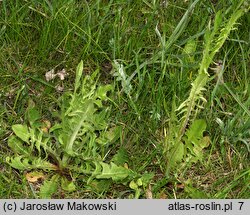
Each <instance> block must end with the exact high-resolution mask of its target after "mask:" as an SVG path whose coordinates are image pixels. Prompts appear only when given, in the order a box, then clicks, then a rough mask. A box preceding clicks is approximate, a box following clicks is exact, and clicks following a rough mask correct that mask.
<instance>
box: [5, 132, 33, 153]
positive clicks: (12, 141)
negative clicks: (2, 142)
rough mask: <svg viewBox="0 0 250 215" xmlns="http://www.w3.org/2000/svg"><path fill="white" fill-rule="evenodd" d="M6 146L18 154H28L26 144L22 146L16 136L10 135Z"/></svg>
mask: <svg viewBox="0 0 250 215" xmlns="http://www.w3.org/2000/svg"><path fill="white" fill-rule="evenodd" d="M8 146H9V147H10V148H11V149H12V151H13V152H15V153H17V154H19V155H24V156H28V155H30V150H29V148H28V147H27V146H24V144H23V142H22V141H21V140H20V139H19V138H17V137H16V136H11V137H10V138H9V139H8Z"/></svg>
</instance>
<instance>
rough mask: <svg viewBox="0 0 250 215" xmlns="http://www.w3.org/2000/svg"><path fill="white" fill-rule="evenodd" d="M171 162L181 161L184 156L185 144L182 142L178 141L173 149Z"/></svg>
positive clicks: (174, 163)
mask: <svg viewBox="0 0 250 215" xmlns="http://www.w3.org/2000/svg"><path fill="white" fill-rule="evenodd" d="M171 154H172V156H171V163H172V164H173V165H176V163H178V162H181V161H182V159H183V157H184V144H183V143H182V142H179V143H176V146H175V147H174V148H173V149H172V153H171Z"/></svg>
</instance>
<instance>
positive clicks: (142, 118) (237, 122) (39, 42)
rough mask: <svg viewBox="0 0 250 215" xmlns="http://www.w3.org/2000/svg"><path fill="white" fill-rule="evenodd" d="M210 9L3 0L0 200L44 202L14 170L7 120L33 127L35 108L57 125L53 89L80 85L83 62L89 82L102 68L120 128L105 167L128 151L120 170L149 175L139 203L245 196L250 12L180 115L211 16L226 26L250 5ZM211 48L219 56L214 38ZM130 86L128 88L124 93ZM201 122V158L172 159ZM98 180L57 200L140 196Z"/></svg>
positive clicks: (186, 4)
mask: <svg viewBox="0 0 250 215" xmlns="http://www.w3.org/2000/svg"><path fill="white" fill-rule="evenodd" d="M152 2H155V3H152ZM164 2H165V3H164ZM166 2H167V4H166ZM215 2H216V1H212V0H211V1H203V0H200V1H198V0H197V1H181V0H180V1H177V2H176V1H146V0H138V1H127V0H126V1H125V0H117V1H100V0H93V1H77V0H70V1H69V0H67V1H66V0H58V1H47V0H46V1H40V0H36V1H35V0H34V1H21V0H15V1H14V0H9V1H7V0H3V1H0V75H1V81H0V103H1V105H0V163H1V167H0V171H1V173H0V198H39V187H40V185H41V183H42V181H38V182H36V183H31V182H28V181H27V180H26V178H25V175H26V173H27V171H19V170H15V169H13V168H11V167H10V166H9V165H8V164H7V163H6V161H5V159H6V156H11V155H13V152H12V151H11V149H10V148H9V147H8V139H9V138H10V136H12V135H13V131H12V125H14V124H22V123H28V122H27V117H26V116H27V107H28V104H29V103H30V102H34V104H35V106H36V107H37V108H38V110H39V112H40V113H41V115H42V118H43V120H49V121H50V122H51V123H52V124H55V123H56V122H58V121H59V118H58V115H59V114H60V101H61V100H60V96H61V95H62V94H63V93H62V92H57V91H56V86H57V85H58V84H60V85H63V86H64V92H66V93H67V92H72V91H73V90H74V80H75V68H76V66H77V65H78V63H79V62H80V60H83V63H84V69H83V72H84V75H86V74H91V73H92V72H94V71H95V70H96V69H99V74H100V79H99V82H100V83H102V84H107V83H110V84H111V85H113V86H114V87H115V90H114V93H112V94H111V95H110V97H111V100H112V102H110V103H109V104H108V105H109V106H110V108H111V113H112V114H111V119H110V122H111V124H113V125H119V126H121V127H122V129H121V132H120V138H119V140H117V141H116V143H115V144H112V145H110V146H109V147H108V149H107V152H108V153H107V157H106V158H105V162H109V161H110V160H111V159H112V157H113V156H114V155H116V154H117V153H118V152H119V150H123V151H125V152H126V154H127V157H128V158H127V160H126V162H125V166H126V165H127V166H128V168H130V169H132V170H133V171H134V172H136V173H138V174H141V175H143V174H145V173H153V174H154V177H153V178H152V179H151V181H150V185H147V187H145V188H144V189H143V188H141V192H140V198H146V197H147V194H146V193H147V192H148V190H149V187H151V191H152V195H153V197H154V198H249V197H250V194H249V193H250V192H249V191H250V183H249V182H250V180H249V179H250V172H249V167H250V165H249V153H250V149H249V148H250V115H249V107H250V97H249V91H250V76H249V72H248V71H249V54H250V49H249V29H248V28H247V26H248V23H249V21H250V20H249V16H247V14H246V13H245V12H243V11H242V16H241V17H240V18H239V19H238V20H237V22H236V23H237V24H236V25H234V27H235V28H236V29H235V30H232V31H231V32H230V33H229V34H228V35H227V36H226V38H225V42H224V43H223V44H221V45H222V46H221V47H219V48H218V52H216V53H214V56H213V57H212V59H211V62H209V63H208V65H207V66H208V68H207V69H208V74H209V77H208V79H207V81H206V83H205V86H204V87H205V89H206V90H205V91H202V93H201V94H200V95H199V98H197V100H195V103H196V104H199V106H202V108H197V106H196V107H195V108H193V109H194V110H192V114H191V115H190V117H188V123H187V124H185V123H184V121H183V118H182V117H181V116H182V115H181V114H178V113H179V112H178V111H176V110H177V109H178V107H179V106H180V105H181V104H182V103H183V102H184V101H185V100H186V99H187V98H188V97H189V95H190V90H191V87H192V86H191V83H194V81H195V79H196V78H197V77H198V76H199V69H200V68H201V65H203V64H202V62H203V61H202V58H203V53H204V50H205V48H206V47H208V45H207V46H206V41H205V39H204V37H205V35H206V31H207V29H209V27H210V32H212V31H213V30H214V29H215V26H214V22H215V16H216V15H218V14H219V11H220V10H221V11H222V24H221V25H220V26H219V28H221V29H223V27H225V25H226V23H227V21H228V20H229V19H230V18H231V17H232V16H233V14H234V11H237V10H239V9H240V8H243V9H244V10H247V9H249V4H250V3H249V1H247V0H245V1H243V0H242V1H237V0H231V1H226V0H223V1H219V2H218V3H215ZM192 3H193V4H192ZM229 24H230V23H229ZM220 32H221V31H219V32H217V33H216V34H215V40H216V39H218V36H219V34H220ZM210 42H212V46H211V47H210V48H211V50H212V49H213V48H214V47H215V44H216V43H215V42H214V41H210ZM215 48H216V47H215ZM211 50H210V51H211ZM211 52H212V51H211ZM210 54H211V53H210ZM114 60H116V61H117V63H119V64H120V65H123V67H124V71H125V72H126V75H127V76H126V81H127V82H126V83H125V82H122V81H121V80H119V79H117V77H114V76H113V75H112V74H113V73H114V71H113V70H112V66H111V65H112V64H113V68H114V66H115V64H114ZM208 61H209V59H208ZM219 61H222V62H223V67H222V68H217V69H218V71H219V70H220V72H221V74H223V79H224V82H223V83H222V84H221V83H220V82H219V81H218V80H217V77H216V75H215V74H214V72H213V68H215V67H216V65H215V64H214V63H213V62H219ZM205 64H206V62H205V63H204V65H205ZM63 68H65V69H66V70H67V72H68V73H69V75H68V76H67V78H66V80H64V81H59V80H57V79H55V80H54V81H52V82H46V80H45V73H46V72H48V71H49V70H51V69H55V70H56V71H59V70H61V69H63ZM124 84H128V85H127V86H131V88H130V90H129V91H126V89H125V88H124V86H125V85H124ZM201 97H204V99H206V100H207V102H205V103H204V102H202V100H201V99H200V98H201ZM182 114H183V113H182ZM196 119H203V120H205V122H206V129H205V132H204V136H207V137H209V139H210V144H209V146H208V147H206V148H204V149H203V150H202V159H200V160H199V161H198V162H196V163H193V164H192V163H188V162H187V160H186V157H182V158H181V160H178V159H177V158H176V156H178V155H180V154H181V152H180V149H179V148H178V147H176V145H177V144H178V143H181V144H182V143H186V144H187V140H186V139H185V138H187V137H186V131H187V130H188V129H189V128H190V127H191V125H192V123H193V122H194V121H195V120H196ZM183 125H184V126H183ZM181 128H183V129H182V130H183V132H180V131H181ZM180 133H181V135H180ZM178 141H179V142H178ZM164 144H165V145H164ZM168 144H173V148H175V150H172V148H171V147H172V146H171V147H170V146H169V145H168ZM184 145H185V144H184ZM169 147H170V148H169ZM170 149H171V150H172V151H171V150H170ZM168 150H170V151H168ZM176 150H177V152H178V153H177V154H178V155H176V154H174V159H175V160H171V156H173V151H176ZM187 151H188V150H187ZM171 153H172V154H171ZM172 161H173V162H172ZM174 161H176V162H174ZM170 163H172V164H171V165H172V166H171V167H170ZM122 165H124V164H122ZM44 174H45V175H48V176H49V175H50V174H51V173H50V172H49V173H47V172H45V173H44ZM97 181H98V180H97ZM97 181H94V182H93V183H91V184H87V183H85V182H86V179H85V178H84V176H79V177H77V180H76V183H75V184H76V187H77V189H76V190H77V191H74V192H66V191H64V190H62V189H59V191H58V193H57V194H55V195H54V196H53V197H55V198H134V197H135V196H136V194H135V191H134V190H133V189H131V187H130V186H129V183H127V184H125V185H124V184H122V183H113V182H111V181H110V184H108V185H107V183H104V184H101V183H98V182H97ZM6 184H8V185H10V188H7V187H9V186H6ZM105 186H107V187H106V188H105ZM137 197H138V196H137Z"/></svg>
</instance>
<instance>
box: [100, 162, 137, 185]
mask: <svg viewBox="0 0 250 215" xmlns="http://www.w3.org/2000/svg"><path fill="white" fill-rule="evenodd" d="M101 165H102V173H101V174H100V175H97V176H96V178H99V179H109V178H111V179H112V180H113V181H121V180H123V179H125V178H127V177H128V176H131V175H133V172H132V170H129V169H126V168H125V167H122V166H117V165H116V164H114V163H111V164H106V163H103V162H102V163H101Z"/></svg>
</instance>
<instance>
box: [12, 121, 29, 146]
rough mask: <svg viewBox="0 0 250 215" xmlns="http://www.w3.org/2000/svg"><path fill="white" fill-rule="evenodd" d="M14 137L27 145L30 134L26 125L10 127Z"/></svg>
mask: <svg viewBox="0 0 250 215" xmlns="http://www.w3.org/2000/svg"><path fill="white" fill-rule="evenodd" d="M12 130H13V131H14V133H15V135H16V136H18V137H19V138H20V139H21V140H23V141H24V142H26V143H29V138H30V133H29V129H28V126H27V125H21V124H16V125H13V126H12Z"/></svg>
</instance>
